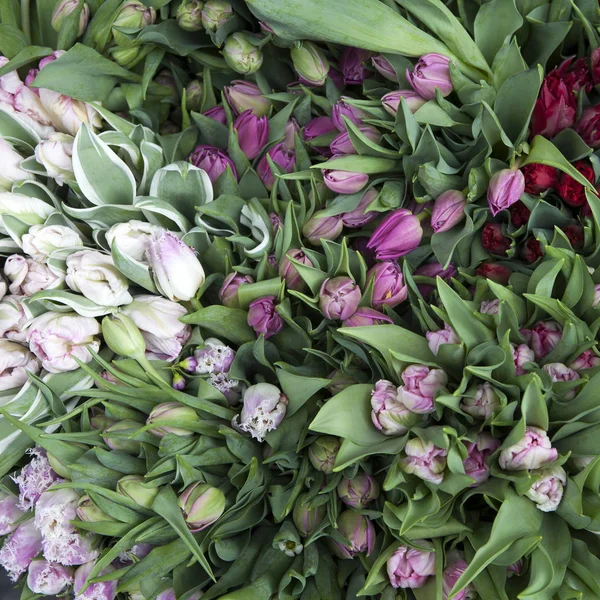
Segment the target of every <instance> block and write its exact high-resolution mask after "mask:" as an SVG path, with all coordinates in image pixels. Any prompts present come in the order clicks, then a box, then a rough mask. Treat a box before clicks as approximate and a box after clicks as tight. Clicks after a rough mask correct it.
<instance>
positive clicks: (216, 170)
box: [188, 146, 237, 183]
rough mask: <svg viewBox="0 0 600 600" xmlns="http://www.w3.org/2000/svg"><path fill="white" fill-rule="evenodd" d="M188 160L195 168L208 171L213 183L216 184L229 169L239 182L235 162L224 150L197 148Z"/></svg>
mask: <svg viewBox="0 0 600 600" xmlns="http://www.w3.org/2000/svg"><path fill="white" fill-rule="evenodd" d="M188 160H189V161H190V162H191V163H192V164H193V165H194V166H196V167H198V168H200V169H202V170H203V171H206V173H207V175H208V177H209V178H210V180H211V182H212V183H215V182H216V181H217V179H219V177H220V176H221V175H222V174H223V173H224V172H225V171H226V170H227V167H229V168H230V169H231V172H232V173H233V176H234V178H235V179H236V180H237V171H236V170H235V165H234V164H233V161H232V160H231V159H230V158H229V157H228V156H227V154H226V153H225V152H224V151H223V150H220V149H219V148H216V147H215V146H196V148H195V149H194V151H193V152H192V153H191V154H190V156H189V158H188Z"/></svg>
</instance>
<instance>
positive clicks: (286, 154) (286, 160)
mask: <svg viewBox="0 0 600 600" xmlns="http://www.w3.org/2000/svg"><path fill="white" fill-rule="evenodd" d="M267 156H269V157H270V158H271V160H272V161H273V162H274V163H275V164H276V165H278V166H279V167H280V168H281V169H282V170H283V172H284V173H291V172H292V171H293V170H294V166H295V165H296V155H295V154H294V153H293V152H291V151H290V150H288V149H286V148H285V146H284V145H283V143H280V144H276V145H275V146H273V147H272V148H270V149H269V150H268V151H267V153H266V154H265V155H264V156H263V157H262V158H261V159H260V161H259V162H258V165H257V167H256V172H257V173H258V176H259V177H260V179H261V181H262V182H263V184H264V185H265V187H266V188H267V189H268V190H271V189H273V186H274V185H275V175H274V173H273V171H272V170H271V165H269V161H268V160H267Z"/></svg>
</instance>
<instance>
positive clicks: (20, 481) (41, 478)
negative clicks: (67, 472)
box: [12, 448, 59, 511]
mask: <svg viewBox="0 0 600 600" xmlns="http://www.w3.org/2000/svg"><path fill="white" fill-rule="evenodd" d="M29 453H30V454H31V455H32V456H33V458H32V459H31V461H30V462H29V464H28V465H25V466H24V467H23V468H22V469H21V472H20V473H19V475H17V476H16V477H12V480H13V481H14V482H15V483H16V484H17V485H18V486H19V508H20V509H21V510H23V511H27V510H30V509H31V508H33V507H34V506H35V505H36V503H37V501H38V500H39V498H40V496H41V495H42V494H43V493H44V492H45V491H46V490H47V489H48V488H49V487H50V486H51V485H52V484H53V483H54V482H55V481H56V480H57V479H58V478H59V477H58V475H57V474H56V473H55V472H54V471H53V469H52V467H51V466H50V463H49V462H48V459H47V458H46V451H45V450H42V449H41V448H34V449H32V450H30V451H29Z"/></svg>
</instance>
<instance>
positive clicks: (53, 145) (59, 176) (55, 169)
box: [35, 133, 75, 185]
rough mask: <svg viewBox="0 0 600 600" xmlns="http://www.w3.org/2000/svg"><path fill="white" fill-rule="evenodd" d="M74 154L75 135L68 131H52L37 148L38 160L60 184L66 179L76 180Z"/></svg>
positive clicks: (36, 155) (36, 156)
mask: <svg viewBox="0 0 600 600" xmlns="http://www.w3.org/2000/svg"><path fill="white" fill-rule="evenodd" d="M72 156H73V136H71V135H67V134H66V133H51V134H50V135H49V136H48V138H47V139H45V140H42V141H41V142H40V143H39V144H38V145H37V146H36V148H35V158H36V160H37V161H38V162H39V163H40V164H41V165H43V166H44V168H45V169H46V173H48V176H49V177H52V179H54V181H56V183H57V184H58V185H63V184H64V183H65V181H67V182H69V181H75V175H74V174H73V158H72Z"/></svg>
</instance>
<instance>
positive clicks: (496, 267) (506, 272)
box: [476, 262, 512, 285]
mask: <svg viewBox="0 0 600 600" xmlns="http://www.w3.org/2000/svg"><path fill="white" fill-rule="evenodd" d="M476 273H477V275H479V276H480V277H485V278H486V279H491V280H492V281H494V282H496V283H499V284H500V285H507V284H508V280H509V279H510V276H511V275H512V271H511V270H510V269H509V268H508V267H505V266H504V265H500V264H498V263H493V262H484V263H482V264H481V265H480V266H479V267H478V268H477V271H476Z"/></svg>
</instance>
